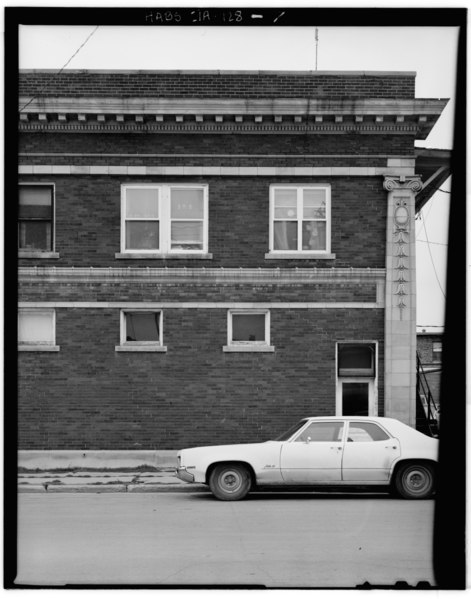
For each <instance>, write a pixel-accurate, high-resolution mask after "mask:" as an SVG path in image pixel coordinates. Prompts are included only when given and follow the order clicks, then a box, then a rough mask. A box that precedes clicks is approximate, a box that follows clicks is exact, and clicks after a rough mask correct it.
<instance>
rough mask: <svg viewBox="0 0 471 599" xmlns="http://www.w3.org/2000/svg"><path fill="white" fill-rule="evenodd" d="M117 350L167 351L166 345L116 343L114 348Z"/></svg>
mask: <svg viewBox="0 0 471 599" xmlns="http://www.w3.org/2000/svg"><path fill="white" fill-rule="evenodd" d="M114 349H115V351H117V352H160V353H165V352H166V351H167V346H166V345H117V346H116V347H115V348H114Z"/></svg>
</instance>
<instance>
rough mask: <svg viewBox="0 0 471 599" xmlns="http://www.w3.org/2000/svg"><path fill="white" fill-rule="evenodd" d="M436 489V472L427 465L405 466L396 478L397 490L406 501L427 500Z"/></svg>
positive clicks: (400, 468)
mask: <svg viewBox="0 0 471 599" xmlns="http://www.w3.org/2000/svg"><path fill="white" fill-rule="evenodd" d="M434 489H435V472H434V469H433V467H432V466H429V465H427V464H404V465H403V466H400V467H399V469H398V471H397V473H396V476H395V490H396V491H397V492H398V493H399V495H401V497H404V498H405V499H427V498H428V497H430V496H431V495H432V493H433V492H434Z"/></svg>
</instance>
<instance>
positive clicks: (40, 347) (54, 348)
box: [18, 345, 60, 351]
mask: <svg viewBox="0 0 471 599" xmlns="http://www.w3.org/2000/svg"><path fill="white" fill-rule="evenodd" d="M18 351H60V345H19V346H18Z"/></svg>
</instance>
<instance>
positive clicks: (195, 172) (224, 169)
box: [18, 164, 415, 177]
mask: <svg viewBox="0 0 471 599" xmlns="http://www.w3.org/2000/svg"><path fill="white" fill-rule="evenodd" d="M414 172H415V171H414V167H413V166H393V167H367V166H364V167H363V166H357V167H342V166H319V167H315V166H312V167H310V166H286V167H285V166H105V165H80V166H79V165H65V164H57V165H56V164H21V165H19V166H18V174H20V175H136V176H147V175H175V176H176V175H182V176H222V177H224V176H226V177H232V176H236V177H237V176H238V177H278V176H288V177H290V176H294V177H315V176H324V177H349V176H350V177H375V176H385V175H390V176H399V175H413V174H414Z"/></svg>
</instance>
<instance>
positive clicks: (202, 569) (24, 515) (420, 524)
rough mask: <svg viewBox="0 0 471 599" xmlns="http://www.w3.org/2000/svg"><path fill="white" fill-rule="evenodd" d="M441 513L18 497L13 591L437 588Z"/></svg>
mask: <svg viewBox="0 0 471 599" xmlns="http://www.w3.org/2000/svg"><path fill="white" fill-rule="evenodd" d="M123 484H124V483H123ZM144 484H145V483H144ZM187 487H188V488H190V489H194V487H192V486H191V485H187ZM433 513H434V501H433V500H427V501H405V500H400V499H394V498H392V497H391V496H388V495H387V494H383V495H381V494H380V493H370V494H356V495H355V494H354V493H343V494H335V493H325V492H324V493H320V492H319V493H253V494H250V495H249V496H248V498H247V499H245V500H244V501H240V502H222V501H218V500H216V499H215V498H214V497H213V496H212V495H211V494H210V493H207V492H206V493H201V492H189V493H178V492H171V493H114V494H113V493H103V494H102V493H88V492H87V493H71V494H65V493H51V492H44V493H35V494H27V493H21V494H19V496H18V545H17V550H18V575H17V579H16V582H17V584H23V585H33V586H35V585H54V586H55V585H66V584H81V585H84V584H85V585H93V584H95V585H112V584H114V585H175V586H182V585H203V586H213V585H230V586H233V587H237V586H238V585H248V586H250V587H252V586H255V587H257V586H258V585H262V586H265V587H267V588H325V587H329V588H331V587H336V588H347V587H348V588H352V587H353V588H354V587H356V586H357V585H365V583H368V584H370V585H395V584H397V583H398V582H399V581H404V582H405V583H407V584H409V585H411V586H412V587H416V586H417V585H422V586H423V585H424V584H425V585H426V584H430V585H431V586H432V587H433V586H434V575H433V569H432V534H433Z"/></svg>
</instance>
